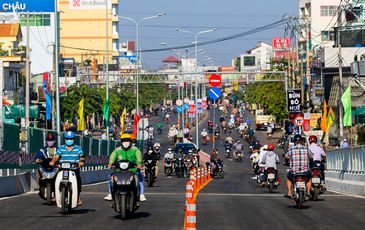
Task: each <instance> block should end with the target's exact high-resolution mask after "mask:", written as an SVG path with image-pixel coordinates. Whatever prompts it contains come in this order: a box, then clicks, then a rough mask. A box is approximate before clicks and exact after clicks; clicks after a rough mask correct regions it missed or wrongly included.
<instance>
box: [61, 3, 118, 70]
mask: <svg viewBox="0 0 365 230" xmlns="http://www.w3.org/2000/svg"><path fill="white" fill-rule="evenodd" d="M106 3H108V4H106ZM58 4H59V7H58V9H59V11H60V12H61V13H60V53H61V55H62V57H63V58H74V59H75V61H76V62H77V63H82V62H83V61H85V60H93V59H96V60H97V62H98V64H104V63H105V57H106V28H107V26H106V24H107V25H108V46H109V49H108V50H109V58H110V61H109V63H113V62H115V61H116V60H117V57H118V56H119V53H118V51H119V18H118V13H119V12H118V7H119V0H61V1H59V3H58ZM107 17H108V21H107V23H106V18H107Z"/></svg>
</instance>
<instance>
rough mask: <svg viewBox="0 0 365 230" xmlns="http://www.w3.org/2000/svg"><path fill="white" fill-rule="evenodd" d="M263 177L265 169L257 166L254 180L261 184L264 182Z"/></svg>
mask: <svg viewBox="0 0 365 230" xmlns="http://www.w3.org/2000/svg"><path fill="white" fill-rule="evenodd" d="M264 177H265V168H264V167H260V166H259V165H257V166H256V180H257V183H259V184H260V183H261V182H263V181H264Z"/></svg>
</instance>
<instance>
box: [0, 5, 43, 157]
mask: <svg viewBox="0 0 365 230" xmlns="http://www.w3.org/2000/svg"><path fill="white" fill-rule="evenodd" d="M26 34H27V35H26V36H27V44H26V62H25V75H26V76H25V136H26V140H27V142H26V144H25V152H26V153H28V146H29V143H28V141H29V139H28V127H29V107H30V104H29V102H30V92H29V87H30V60H29V52H30V49H29V12H27V32H26ZM0 103H2V102H0ZM46 122H47V121H46Z"/></svg>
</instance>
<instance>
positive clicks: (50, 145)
mask: <svg viewBox="0 0 365 230" xmlns="http://www.w3.org/2000/svg"><path fill="white" fill-rule="evenodd" d="M54 143H55V141H47V145H48V146H49V147H53V146H54Z"/></svg>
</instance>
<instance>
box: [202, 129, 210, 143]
mask: <svg viewBox="0 0 365 230" xmlns="http://www.w3.org/2000/svg"><path fill="white" fill-rule="evenodd" d="M201 136H202V139H203V143H205V144H206V143H207V142H208V140H207V137H208V132H207V130H205V129H203V131H202V133H201Z"/></svg>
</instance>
